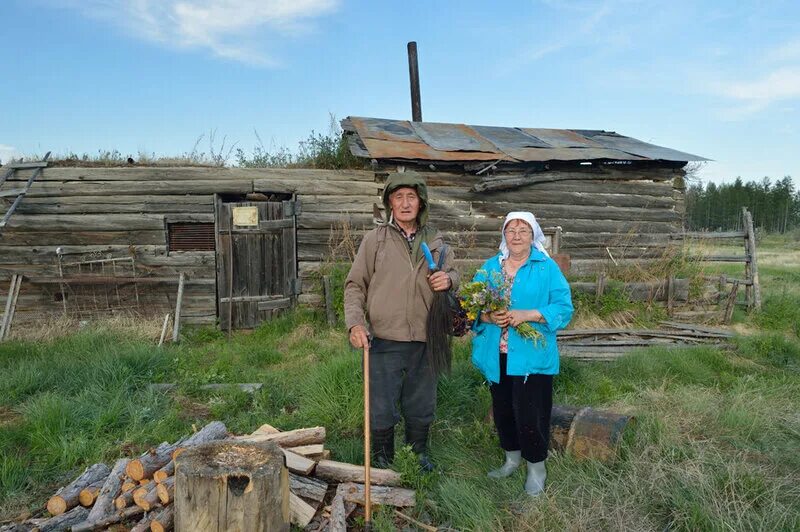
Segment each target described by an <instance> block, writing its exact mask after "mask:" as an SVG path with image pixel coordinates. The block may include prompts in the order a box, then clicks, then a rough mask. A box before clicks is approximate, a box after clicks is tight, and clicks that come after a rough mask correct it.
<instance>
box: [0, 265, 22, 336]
mask: <svg viewBox="0 0 800 532" xmlns="http://www.w3.org/2000/svg"><path fill="white" fill-rule="evenodd" d="M21 285H22V276H21V275H19V274H14V275H12V276H11V283H10V284H9V288H8V296H7V297H6V309H5V311H4V312H3V321H2V323H0V342H2V341H3V340H5V339H6V338H7V337H8V332H9V331H10V330H11V324H12V322H13V321H14V313H15V311H16V308H17V300H18V299H19V290H20V286H21Z"/></svg>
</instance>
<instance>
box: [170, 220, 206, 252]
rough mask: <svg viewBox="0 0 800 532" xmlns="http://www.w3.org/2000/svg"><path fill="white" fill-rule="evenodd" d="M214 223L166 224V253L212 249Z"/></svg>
mask: <svg viewBox="0 0 800 532" xmlns="http://www.w3.org/2000/svg"><path fill="white" fill-rule="evenodd" d="M215 249H216V247H215V245H214V224H213V223H188V222H180V223H179V222H175V223H168V224H167V253H169V252H172V251H214V250H215Z"/></svg>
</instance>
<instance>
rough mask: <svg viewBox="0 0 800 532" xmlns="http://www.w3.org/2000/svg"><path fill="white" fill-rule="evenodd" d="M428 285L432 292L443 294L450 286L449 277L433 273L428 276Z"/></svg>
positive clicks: (441, 273) (444, 274)
mask: <svg viewBox="0 0 800 532" xmlns="http://www.w3.org/2000/svg"><path fill="white" fill-rule="evenodd" d="M428 284H430V285H431V289H432V290H433V291H434V292H444V291H445V290H449V289H450V286H451V285H452V283H451V281H450V277H449V276H448V275H447V274H446V273H444V272H435V273H432V274H431V275H429V276H428Z"/></svg>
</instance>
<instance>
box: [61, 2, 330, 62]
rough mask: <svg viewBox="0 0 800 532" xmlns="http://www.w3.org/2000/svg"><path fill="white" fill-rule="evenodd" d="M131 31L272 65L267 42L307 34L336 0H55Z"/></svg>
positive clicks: (178, 45)
mask: <svg viewBox="0 0 800 532" xmlns="http://www.w3.org/2000/svg"><path fill="white" fill-rule="evenodd" d="M55 1H56V2H57V3H58V4H59V5H62V6H64V7H69V8H73V9H78V10H79V11H81V12H82V13H84V14H85V15H87V16H91V17H93V18H97V19H100V20H102V21H104V22H108V23H111V24H113V25H116V26H119V27H122V28H124V29H125V30H126V31H128V32H129V33H131V34H133V35H135V36H137V37H139V38H142V39H145V40H148V41H151V42H157V43H160V44H163V45H166V46H171V47H175V48H179V49H201V50H202V49H204V50H209V51H211V52H212V53H213V54H214V55H216V56H218V57H222V58H226V59H232V60H235V61H241V62H244V63H250V64H255V65H265V66H270V65H275V64H276V63H277V61H276V59H275V58H273V57H272V56H271V55H270V54H269V52H268V51H267V49H266V48H268V46H267V42H275V41H276V40H277V39H279V38H282V37H295V36H297V35H300V34H303V33H306V32H307V31H309V28H310V21H311V20H312V19H315V18H318V17H320V16H323V15H326V14H329V13H331V12H333V11H334V10H335V9H336V8H337V7H338V4H339V1H340V0H216V1H214V0H55Z"/></svg>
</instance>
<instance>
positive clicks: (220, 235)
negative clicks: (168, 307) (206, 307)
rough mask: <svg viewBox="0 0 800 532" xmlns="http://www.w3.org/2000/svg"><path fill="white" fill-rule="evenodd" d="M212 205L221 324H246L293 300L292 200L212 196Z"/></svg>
mask: <svg viewBox="0 0 800 532" xmlns="http://www.w3.org/2000/svg"><path fill="white" fill-rule="evenodd" d="M215 207H216V208H215V211H216V226H217V239H216V240H217V241H216V245H217V302H218V304H217V314H218V316H219V322H220V327H221V328H222V330H227V329H228V328H229V327H231V328H233V329H251V328H253V327H256V326H258V324H259V323H261V322H262V321H264V320H265V319H270V318H271V317H272V316H273V315H275V314H276V313H277V312H278V311H280V310H281V309H285V308H288V307H290V306H292V305H293V304H294V303H295V300H296V296H297V294H298V292H299V286H298V283H297V258H296V252H295V249H296V248H295V246H296V243H295V210H296V203H295V202H294V201H241V202H224V201H222V200H221V199H217V201H216V202H215ZM238 224H242V225H238Z"/></svg>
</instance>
